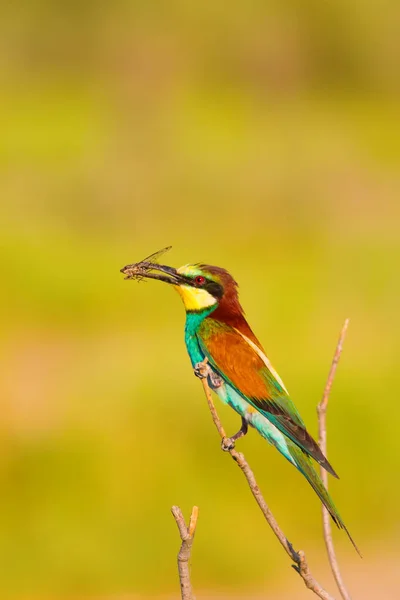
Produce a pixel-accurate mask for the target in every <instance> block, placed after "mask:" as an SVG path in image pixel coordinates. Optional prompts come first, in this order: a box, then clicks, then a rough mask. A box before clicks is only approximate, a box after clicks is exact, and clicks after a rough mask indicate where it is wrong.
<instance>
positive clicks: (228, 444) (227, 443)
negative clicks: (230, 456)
mask: <svg viewBox="0 0 400 600" xmlns="http://www.w3.org/2000/svg"><path fill="white" fill-rule="evenodd" d="M234 447H235V442H234V441H233V440H232V439H231V438H228V437H224V438H222V441H221V449H222V450H223V451H224V452H230V451H231V450H233V449H234Z"/></svg>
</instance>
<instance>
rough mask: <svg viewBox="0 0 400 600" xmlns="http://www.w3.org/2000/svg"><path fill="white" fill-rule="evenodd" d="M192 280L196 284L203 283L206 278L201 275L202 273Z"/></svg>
mask: <svg viewBox="0 0 400 600" xmlns="http://www.w3.org/2000/svg"><path fill="white" fill-rule="evenodd" d="M194 281H195V283H197V285H203V284H204V283H205V282H206V278H205V277H203V275H197V277H195V278H194Z"/></svg>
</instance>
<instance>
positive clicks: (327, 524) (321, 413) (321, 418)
mask: <svg viewBox="0 0 400 600" xmlns="http://www.w3.org/2000/svg"><path fill="white" fill-rule="evenodd" d="M348 325H349V319H346V320H345V322H344V325H343V327H342V331H341V332H340V336H339V340H338V343H337V346H336V351H335V355H334V357H333V360H332V365H331V368H330V371H329V375H328V379H327V382H326V385H325V389H324V393H323V396H322V399H321V402H320V403H319V404H318V406H317V414H318V434H319V438H318V444H319V447H320V448H321V451H322V453H323V454H324V455H325V456H326V455H327V452H326V437H327V436H326V434H327V429H326V411H327V408H328V400H329V394H330V392H331V388H332V383H333V380H334V377H335V373H336V369H337V366H338V362H339V359H340V355H341V353H342V350H343V341H344V338H345V336H346V332H347V327H348ZM320 471H321V479H322V482H323V484H324V486H325V487H326V488H328V473H327V471H326V470H325V469H324V468H322V467H321V469H320ZM322 524H323V530H324V540H325V545H326V549H327V552H328V558H329V563H330V565H331V569H332V573H333V576H334V578H335V581H336V585H337V587H338V589H339V592H340V594H341V596H342V598H343V600H351V596H350V594H349V592H348V591H347V589H346V586H345V584H344V582H343V579H342V575H341V573H340V569H339V564H338V560H337V558H336V553H335V547H334V545H333V540H332V529H331V519H330V517H329V513H328V511H327V510H326V508H325V506H324V505H322Z"/></svg>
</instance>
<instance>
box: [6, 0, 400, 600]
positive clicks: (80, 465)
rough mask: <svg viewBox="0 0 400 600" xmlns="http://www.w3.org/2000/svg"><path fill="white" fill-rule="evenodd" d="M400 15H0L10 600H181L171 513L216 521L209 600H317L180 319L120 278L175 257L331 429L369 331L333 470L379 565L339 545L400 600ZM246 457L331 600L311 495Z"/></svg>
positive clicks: (255, 452) (360, 588)
mask: <svg viewBox="0 0 400 600" xmlns="http://www.w3.org/2000/svg"><path fill="white" fill-rule="evenodd" d="M399 17H400V11H399V4H398V2H395V0H387V1H386V2H384V3H383V4H382V3H378V2H374V1H373V0H364V1H363V2H358V1H354V2H352V3H349V2H344V1H343V0H339V1H338V0H335V1H333V0H332V1H331V0H329V1H328V2H324V3H318V2H299V1H296V0H285V1H284V2H278V1H276V2H260V1H253V2H247V1H246V2H245V1H243V0H235V1H234V2H231V3H229V4H227V3H226V2H219V1H214V2H213V3H204V2H203V3H192V2H183V1H179V0H171V1H170V2H168V3H163V2H148V1H147V2H145V1H137V2H133V1H132V2H129V1H128V0H126V1H123V0H116V1H115V2H113V3H106V2H92V1H90V0H85V1H83V2H81V3H78V2H72V1H70V2H61V1H56V2H49V1H48V0H41V1H40V0H31V2H29V3H24V2H18V0H17V2H14V3H9V4H8V5H7V6H4V7H3V9H2V19H1V21H0V33H1V35H0V40H1V41H0V47H1V53H0V90H1V91H0V121H1V135H0V170H1V177H0V194H1V238H0V239H1V242H0V245H1V253H0V264H1V273H2V277H1V280H2V284H1V294H0V306H1V311H0V320H1V341H0V354H1V363H0V365H1V366H0V370H1V379H0V392H1V393H0V398H1V399H0V402H1V419H0V445H1V452H0V486H1V488H0V489H1V493H0V564H1V569H0V572H1V575H0V595H1V597H2V598H16V599H21V600H22V599H27V598H29V599H32V598H35V599H44V598H46V599H50V598H52V599H54V598H57V599H58V598H60V599H61V598H62V599H65V600H77V599H78V598H89V597H90V598H102V599H107V600H109V599H115V598H118V599H119V598H124V599H126V598H129V599H131V598H135V599H136V598H142V597H148V596H151V597H154V598H155V597H157V598H158V597H161V596H162V597H163V598H167V597H168V598H177V597H178V582H177V572H176V564H175V560H176V552H177V549H178V546H179V539H178V534H177V530H176V525H175V523H174V522H173V519H172V516H171V515H170V513H169V509H170V506H171V505H172V504H175V503H176V504H179V505H180V506H181V507H182V509H183V510H184V513H185V514H186V515H187V516H188V515H189V512H190V509H191V507H192V505H193V504H197V505H199V507H200V517H199V522H198V531H197V536H196V541H195V546H194V550H193V567H192V574H193V575H192V576H193V584H194V586H195V589H196V591H197V595H198V597H199V598H213V597H214V596H216V595H218V597H223V596H224V595H227V596H229V597H230V598H232V597H235V598H236V597H237V598H239V597H241V598H249V597H251V596H254V597H256V596H257V597H261V596H262V597H263V598H274V599H277V598H281V597H282V598H284V597H285V598H286V597H291V598H303V597H304V598H305V597H307V598H308V597H310V594H309V593H308V592H307V591H306V590H305V588H304V590H303V584H302V582H301V581H299V580H298V578H297V576H296V574H295V573H294V571H292V570H291V569H290V567H289V563H288V561H287V559H286V557H285V556H284V554H283V552H282V551H281V550H280V548H279V546H278V544H277V542H276V540H275V539H274V538H273V535H272V533H271V532H270V530H269V529H268V527H267V526H266V524H265V523H264V521H263V519H262V516H261V514H260V513H259V511H258V509H257V507H256V505H255V504H254V502H253V500H252V498H251V496H250V493H249V490H248V489H247V487H246V485H245V483H244V481H243V479H242V476H241V474H240V473H239V471H238V470H237V469H236V467H235V466H234V465H233V463H231V461H230V460H229V458H228V457H227V456H226V455H224V454H223V453H222V452H220V450H219V440H218V437H217V434H216V432H215V430H214V427H213V425H212V423H211V420H210V415H209V413H208V410H207V407H206V403H205V399H204V397H203V393H202V390H201V386H200V384H199V382H198V381H197V380H196V379H195V378H194V377H193V374H192V372H191V368H190V364H189V360H188V358H187V356H186V351H185V348H184V343H183V325H184V311H183V307H182V306H181V303H180V300H179V299H178V297H177V296H176V295H175V294H174V293H172V291H171V290H170V289H169V288H168V289H167V287H166V286H162V285H159V284H157V283H146V284H135V283H132V282H125V281H123V278H122V275H121V274H120V273H119V268H120V267H122V266H123V265H124V264H126V263H128V262H133V261H136V260H139V259H141V258H143V257H144V256H146V255H147V254H149V253H151V252H154V251H156V250H157V249H159V248H161V247H163V246H166V245H169V244H172V245H173V250H172V251H171V253H170V254H169V255H168V257H167V258H166V262H168V263H169V264H172V265H173V266H179V265H181V264H184V263H187V262H197V261H201V262H208V263H211V264H217V265H220V266H224V267H226V268H227V269H229V270H230V271H231V272H232V273H233V274H234V276H235V277H236V279H237V280H238V281H239V283H240V285H241V299H242V302H243V304H244V306H245V308H246V312H247V316H248V318H249V321H250V322H251V324H252V326H253V328H254V330H255V331H256V333H257V335H258V336H259V337H260V339H261V340H262V341H263V343H264V345H265V347H266V349H267V351H268V353H269V356H270V358H271V360H272V361H273V363H274V365H275V366H276V368H277V369H278V371H279V373H280V374H281V376H282V377H283V379H284V381H285V383H286V385H287V386H288V388H289V389H290V391H291V393H292V395H293V398H294V399H295V401H296V403H297V405H298V406H299V408H300V410H301V412H302V414H303V415H304V418H305V420H306V421H307V423H308V424H309V429H310V430H311V431H312V432H313V433H314V434H315V433H316V415H315V406H316V403H317V402H318V400H319V398H320V396H321V392H322V389H323V387H324V382H325V378H326V375H327V372H328V369H329V365H330V361H331V357H332V354H333V351H334V347H335V344H336V340H337V336H338V334H339V330H340V328H341V325H342V322H343V320H344V318H345V317H347V316H348V317H350V318H351V324H350V329H349V333H348V338H347V340H346V344H345V350H344V353H343V357H342V361H341V364H340V368H339V371H338V375H337V378H336V381H335V384H334V389H333V392H332V396H331V404H330V408H329V417H328V418H329V456H330V459H331V461H332V463H333V465H334V467H335V468H336V469H337V471H338V472H339V474H340V476H341V480H340V481H338V482H337V481H331V489H332V493H333V495H334V498H335V500H336V501H337V504H338V506H339V507H340V511H341V513H342V515H343V517H344V520H345V522H346V524H347V525H348V527H349V529H350V531H351V533H352V535H353V536H354V538H355V540H356V541H357V543H358V544H359V546H360V548H361V549H362V551H363V554H364V557H365V558H364V559H363V561H360V560H359V558H358V557H357V556H356V555H355V553H354V551H353V549H352V547H351V545H350V544H349V542H348V540H347V539H346V536H345V535H344V534H343V533H339V532H336V531H335V532H334V536H335V541H336V544H337V551H338V554H339V557H340V560H341V563H342V567H343V571H344V576H345V579H347V580H350V582H351V588H352V591H353V592H354V597H356V598H364V599H365V598H377V597H380V598H385V599H389V598H395V597H398V589H399V586H400V582H399V581H398V580H397V581H395V580H396V577H397V572H398V567H397V563H398V560H399V556H398V539H399V534H400V522H399V516H398V514H399V513H398V507H399V502H400V484H399V478H398V473H399V468H400V459H399V434H398V431H399V418H400V408H399V406H400V404H399V402H398V393H399V392H398V390H399V366H398V361H399V353H400V342H399V334H400V316H399V292H400V285H399V264H400V233H399V225H400V203H399V197H400V177H399V167H400V120H399V118H398V117H399V96H400V75H399V74H400V37H399V35H398V23H399ZM220 413H221V416H222V418H223V421H224V424H225V425H226V429H227V431H228V432H230V433H233V432H234V431H236V429H237V426H238V418H237V416H236V415H235V414H233V413H232V412H231V411H230V410H229V409H226V408H223V407H221V410H220ZM238 447H239V449H240V450H243V451H244V452H245V454H246V457H247V458H248V459H249V462H250V463H251V465H252V467H253V468H254V470H255V473H256V475H257V478H258V480H259V483H260V486H261V488H262V490H263V491H264V493H265V496H266V498H267V500H268V502H269V504H270V506H271V508H272V510H273V511H274V513H275V515H276V517H277V518H278V520H279V522H280V524H281V525H282V527H283V529H284V531H285V532H286V534H287V535H288V537H289V539H290V540H291V541H292V542H293V544H294V545H295V547H297V548H303V549H304V550H306V551H307V554H308V556H309V559H310V563H311V565H312V567H313V571H314V572H315V573H316V574H318V576H319V578H321V579H322V581H323V582H324V583H325V584H326V585H327V586H328V587H329V586H330V589H331V590H332V591H333V589H334V588H333V585H332V581H331V579H330V575H329V572H328V571H329V569H328V567H327V564H326V562H327V561H326V556H325V549H324V545H323V540H322V535H321V523H320V507H319V503H318V500H317V498H316V496H315V494H314V493H313V492H312V490H311V488H310V487H309V486H308V485H307V484H306V483H305V482H304V481H303V479H302V478H301V477H300V475H298V474H297V473H296V472H295V471H294V469H292V468H291V467H290V465H289V464H287V463H286V461H285V460H284V459H283V458H281V457H280V456H278V454H277V453H276V452H275V451H274V450H273V449H271V448H270V447H268V446H267V444H266V443H265V442H264V441H263V440H261V439H258V437H257V436H256V435H255V434H254V433H253V432H251V433H250V435H249V436H248V437H246V438H245V439H244V440H242V441H240V442H239V444H238ZM396 555H397V556H396ZM396 590H397V591H396ZM287 594H288V595H287Z"/></svg>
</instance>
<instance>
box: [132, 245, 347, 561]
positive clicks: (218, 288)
mask: <svg viewBox="0 0 400 600" xmlns="http://www.w3.org/2000/svg"><path fill="white" fill-rule="evenodd" d="M149 258H151V257H149ZM145 260H146V259H145ZM140 265H144V268H143V269H140ZM138 268H139V271H138ZM121 271H122V272H123V273H125V274H126V275H127V277H126V278H127V279H129V278H140V279H141V278H143V277H146V278H150V279H156V280H159V281H164V282H165V283H168V284H170V285H172V286H173V287H174V288H175V289H176V290H177V292H178V293H179V295H180V296H181V298H182V300H183V303H184V305H185V309H186V326H185V342H186V347H187V350H188V353H189V356H190V360H191V362H192V366H193V368H194V371H195V374H197V375H198V376H200V377H201V376H206V377H208V384H209V386H210V387H211V389H212V390H213V391H214V392H215V393H216V394H217V395H218V396H219V398H220V399H221V400H222V402H224V403H225V404H228V405H229V406H231V407H232V408H233V409H234V410H235V411H236V412H237V413H238V414H239V415H240V416H241V419H242V425H241V428H240V430H239V431H238V432H237V433H236V434H235V435H233V436H232V437H230V438H228V439H227V440H225V449H229V447H233V445H234V442H235V441H236V440H238V439H239V438H241V437H242V436H244V435H246V433H247V430H248V426H249V425H251V426H252V427H254V428H255V429H256V430H257V431H258V432H259V433H260V435H261V436H262V437H263V438H265V439H266V440H267V441H268V442H269V443H270V444H272V445H273V446H275V448H277V450H279V452H280V453H281V454H283V456H284V457H285V458H286V459H287V460H288V461H289V462H290V463H291V464H292V465H293V466H295V467H296V469H298V470H299V471H300V473H301V474H302V475H304V477H305V478H306V479H307V481H308V482H309V483H310V485H311V486H312V488H313V489H314V491H315V492H316V493H317V494H318V496H319V498H320V500H321V501H322V503H323V504H324V506H325V507H326V508H327V510H328V511H329V513H330V515H331V517H332V519H333V521H334V522H335V523H336V525H337V526H338V527H339V528H342V529H344V530H345V531H346V533H347V534H348V536H349V538H350V540H351V542H352V543H353V545H354V547H355V548H356V549H357V546H356V545H355V543H354V541H353V539H352V538H351V536H350V533H349V532H348V530H347V528H346V526H345V524H344V523H343V521H342V518H341V517H340V515H339V512H338V510H337V509H336V507H335V505H334V503H333V501H332V499H331V497H330V495H329V493H328V491H327V490H326V488H325V486H324V485H323V483H322V481H321V479H320V477H319V475H318V473H317V472H316V470H315V469H314V466H313V463H312V460H311V459H314V460H315V461H316V462H317V463H318V464H320V465H321V466H322V467H323V468H324V469H326V470H327V471H328V472H329V473H330V474H331V475H333V476H334V477H337V475H336V473H335V471H334V469H333V467H332V465H331V464H330V463H329V462H328V460H327V458H326V457H325V456H324V455H323V453H322V452H321V450H320V448H319V446H318V444H317V443H316V442H315V440H314V439H313V438H312V437H311V435H310V434H309V433H308V431H307V429H306V426H305V424H304V421H303V419H302V418H301V416H300V414H299V412H298V410H297V408H296V407H295V405H294V403H293V401H292V400H291V398H290V396H289V393H288V391H287V389H286V387H285V385H284V383H283V382H282V380H281V379H280V377H279V375H278V374H277V372H276V371H275V369H274V368H273V366H272V365H271V363H270V361H269V359H268V358H267V356H266V354H265V352H264V350H263V347H262V345H261V344H260V342H259V341H258V339H257V338H256V336H255V334H254V333H253V331H252V329H251V328H250V326H249V324H248V323H247V321H246V319H245V316H244V311H243V309H242V306H241V305H240V302H239V298H238V289H237V283H236V281H235V280H234V278H233V277H232V276H231V275H230V274H229V273H228V271H226V270H225V269H222V268H220V267H213V266H210V265H204V264H189V265H185V266H183V267H181V268H179V269H174V268H172V267H168V266H165V265H158V264H153V263H151V262H147V263H146V262H142V263H136V265H128V266H126V267H124V268H123V269H121ZM155 271H157V272H155ZM205 358H207V359H208V363H207V366H206V370H205V367H204V364H201V363H203V361H204V359H205ZM357 551H358V549H357Z"/></svg>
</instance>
